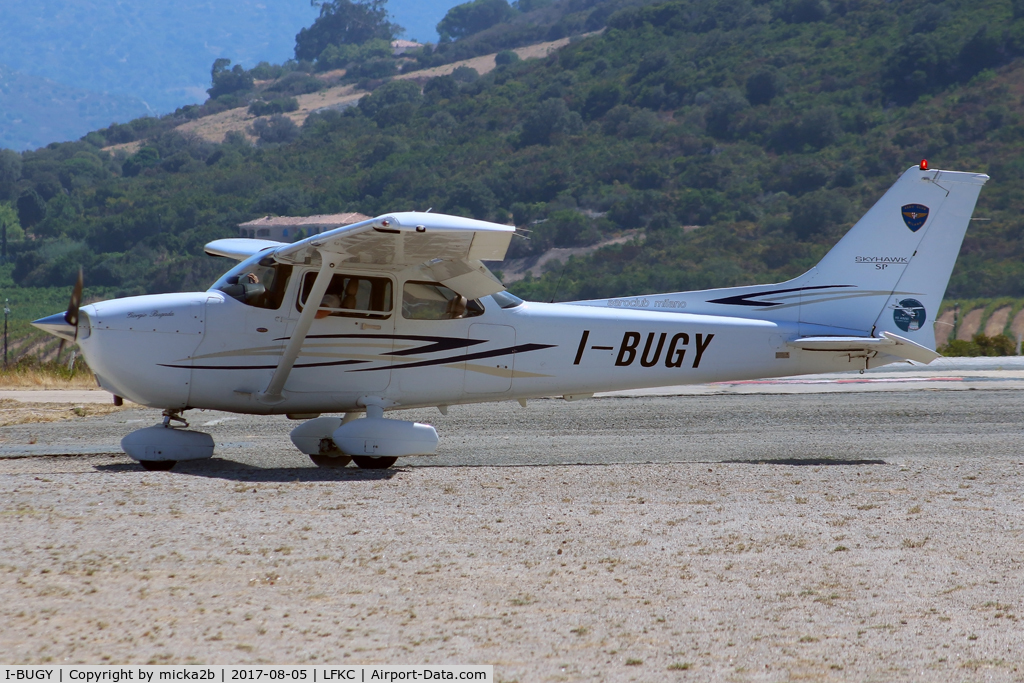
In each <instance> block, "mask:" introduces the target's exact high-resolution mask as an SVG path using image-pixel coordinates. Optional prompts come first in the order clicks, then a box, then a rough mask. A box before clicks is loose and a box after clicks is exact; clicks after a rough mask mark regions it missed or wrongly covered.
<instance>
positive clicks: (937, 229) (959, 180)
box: [798, 166, 988, 349]
mask: <svg viewBox="0 0 1024 683" xmlns="http://www.w3.org/2000/svg"><path fill="white" fill-rule="evenodd" d="M987 180H988V176H986V175H983V174H976V173H957V172H953V171H922V170H920V169H919V168H918V167H916V166H915V167H913V168H911V169H909V170H908V171H906V172H905V173H904V174H903V175H902V176H901V177H900V179H899V180H898V181H896V183H895V184H894V185H893V186H892V187H891V188H890V189H889V191H888V192H886V193H885V194H884V195H883V196H882V198H881V199H879V200H878V202H876V203H875V205H874V206H873V207H871V209H870V210H869V211H868V212H867V213H866V214H865V215H864V217H863V218H861V219H860V220H859V221H858V222H857V224H856V225H854V226H853V228H851V229H850V231H849V232H848V233H847V234H846V235H845V236H844V237H843V239H842V240H840V241H839V243H838V244H836V246H835V247H833V248H832V250H831V251H829V253H828V254H826V255H825V258H823V259H822V260H821V262H820V263H818V265H817V266H815V267H814V268H813V269H812V270H811V271H809V272H808V273H806V274H805V275H804V276H802V277H800V278H798V281H799V282H800V284H801V285H803V286H804V287H810V288H811V289H804V290H803V291H802V293H801V302H800V323H801V328H803V327H804V326H805V325H806V326H807V327H808V328H810V326H815V327H816V328H818V329H817V330H815V332H816V333H820V328H821V327H822V326H823V327H835V328H843V329H852V330H857V331H860V332H863V333H864V334H872V335H873V336H876V337H877V336H880V335H881V333H882V332H884V331H888V332H893V333H895V334H897V335H901V336H904V337H907V338H908V339H911V340H913V341H915V342H917V343H918V344H921V345H922V346H927V347H928V348H932V349H934V348H935V334H934V330H933V328H932V323H933V322H934V318H935V314H936V313H937V312H938V308H939V304H941V302H942V297H943V296H944V294H945V292H946V285H947V283H948V282H949V276H950V274H951V273H952V272H953V265H954V263H955V262H956V257H957V254H959V253H960V245H961V244H962V243H963V238H964V233H965V232H966V231H967V226H968V225H969V224H970V220H971V214H972V213H973V212H974V205H975V203H976V202H977V200H978V193H979V192H980V191H981V187H982V185H984V184H985V181H987ZM815 287H822V288H823V289H814V288H815ZM824 287H828V289H824ZM844 291H845V293H844ZM808 332H810V329H808Z"/></svg>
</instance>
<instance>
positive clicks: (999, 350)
mask: <svg viewBox="0 0 1024 683" xmlns="http://www.w3.org/2000/svg"><path fill="white" fill-rule="evenodd" d="M937 351H938V352H939V353H941V354H942V355H943V356H1016V355H1017V342H1015V341H1014V340H1013V339H1011V338H1010V337H1008V336H1007V335H1005V334H997V335H996V336H994V337H987V336H985V334H983V333H978V334H976V335H974V337H973V338H972V339H971V341H963V340H962V339H953V340H951V341H950V342H949V343H948V344H946V345H945V346H940V347H939V348H938V349H937Z"/></svg>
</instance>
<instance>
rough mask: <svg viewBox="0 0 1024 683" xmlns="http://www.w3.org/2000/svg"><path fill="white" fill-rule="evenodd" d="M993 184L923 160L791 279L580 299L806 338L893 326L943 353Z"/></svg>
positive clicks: (877, 333)
mask: <svg viewBox="0 0 1024 683" xmlns="http://www.w3.org/2000/svg"><path fill="white" fill-rule="evenodd" d="M987 180H988V176H987V175H984V174H980V173H958V172H955V171H924V170H921V169H920V168H918V167H917V166H914V167H913V168H911V169H909V170H907V171H906V172H905V173H904V174H903V175H902V176H900V178H899V180H897V181H896V183H895V184H894V185H893V186H892V187H891V188H889V191H888V192H886V193H885V194H884V195H882V198H881V199H879V200H878V201H877V202H876V203H875V205H874V206H872V207H871V209H870V210H869V211H868V212H867V213H866V214H864V217H863V218H861V219H860V220H859V221H857V224H856V225H854V226H853V227H852V228H850V231H849V232H847V233H846V235H845V236H844V237H843V238H842V239H841V240H839V243H838V244H836V246H834V247H833V248H832V250H831V251H829V252H828V254H826V255H825V258H823V259H822V260H821V262H820V263H818V265H816V266H815V267H814V268H811V269H810V270H809V271H807V272H806V273H804V274H803V275H801V276H800V277H798V278H795V279H793V280H790V281H788V282H782V283H779V284H774V285H754V286H750V287H730V288H728V289H708V290H701V291H696V292H676V293H672V294H649V295H646V296H637V297H625V298H616V299H603V300H594V301H578V302H574V303H576V304H578V305H584V306H607V307H609V308H629V309H643V310H650V311H661V312H668V311H674V312H678V313H698V314H700V313H706V314H712V315H727V316H731V317H736V318H759V319H761V320H772V321H776V322H786V323H799V325H798V327H799V334H800V335H801V336H814V337H869V336H870V337H875V338H879V339H881V338H883V336H884V335H883V332H889V333H890V334H895V335H896V336H897V337H899V338H901V339H908V340H910V341H912V342H913V343H915V344H919V345H921V346H923V347H926V348H928V349H932V350H934V349H935V331H934V329H933V327H932V324H933V322H934V316H935V314H936V313H937V312H938V309H939V305H940V304H941V303H942V297H943V296H944V295H945V293H946V285H947V284H948V283H949V276H950V274H951V273H952V272H953V264H954V263H956V257H957V254H959V253H960V245H961V243H962V242H963V239H964V233H965V232H966V231H967V226H968V225H969V224H970V220H971V214H972V213H973V212H974V205H975V203H976V202H977V201H978V193H979V192H980V191H981V187H982V185H984V184H985V182H986V181H987Z"/></svg>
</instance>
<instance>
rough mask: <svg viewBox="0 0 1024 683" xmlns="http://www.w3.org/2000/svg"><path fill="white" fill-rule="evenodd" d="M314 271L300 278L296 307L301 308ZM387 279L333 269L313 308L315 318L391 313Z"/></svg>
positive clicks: (390, 287) (370, 316)
mask: <svg viewBox="0 0 1024 683" xmlns="http://www.w3.org/2000/svg"><path fill="white" fill-rule="evenodd" d="M314 281H316V271H310V272H308V273H306V274H305V276H303V278H302V291H301V292H300V294H299V300H298V302H297V307H298V309H299V310H300V311H301V310H302V307H303V306H304V305H305V304H306V297H308V296H309V292H310V290H311V289H313V282H314ZM393 306H394V305H393V303H392V286H391V280H389V279H388V278H386V277H366V276H365V275H343V274H341V273H336V274H335V275H334V276H333V277H332V278H331V284H329V285H327V292H326V293H325V294H324V298H323V300H322V301H321V302H320V308H319V310H318V311H317V312H316V317H317V318H327V317H329V316H339V317H343V318H372V319H375V320H382V319H384V318H387V317H389V316H390V315H391V310H392V308H393Z"/></svg>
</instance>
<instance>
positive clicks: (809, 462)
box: [721, 458, 888, 467]
mask: <svg viewBox="0 0 1024 683" xmlns="http://www.w3.org/2000/svg"><path fill="white" fill-rule="evenodd" d="M721 462H722V463H723V464H726V463H728V464H730V465H734V464H739V465H791V466H795V467H807V466H814V467H820V466H822V465H826V466H836V465H847V466H849V465H887V464H888V463H887V462H885V461H884V460H878V459H866V458H759V459H751V460H722V461H721Z"/></svg>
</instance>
